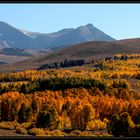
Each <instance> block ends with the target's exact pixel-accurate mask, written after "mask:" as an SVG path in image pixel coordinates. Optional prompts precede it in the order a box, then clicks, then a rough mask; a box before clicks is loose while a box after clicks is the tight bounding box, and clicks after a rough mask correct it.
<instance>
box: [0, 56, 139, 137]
mask: <svg viewBox="0 0 140 140" xmlns="http://www.w3.org/2000/svg"><path fill="white" fill-rule="evenodd" d="M139 65H140V61H139V59H134V60H130V59H128V60H127V61H122V60H115V61H112V60H109V61H104V60H102V61H97V62H96V63H94V64H93V68H91V67H90V69H86V68H85V69H84V68H83V69H82V70H81V69H78V70H77V69H73V70H69V69H55V70H54V69H46V70H41V71H37V70H26V71H22V72H17V73H3V74H2V73H1V74H0V82H1V83H0V121H16V122H19V123H24V122H31V123H32V124H33V125H34V126H35V127H38V128H47V129H49V130H53V129H61V130H62V129H71V130H75V129H78V130H81V131H83V130H95V129H96V128H97V129H99V128H100V129H101V128H102V129H107V130H108V133H110V134H113V135H114V136H121V135H122V136H139V131H140V127H139V126H140V117H139V116H140V100H139V99H135V93H134V92H133V91H132V90H131V86H130V84H129V82H128V81H127V80H123V79H122V78H124V79H125V78H126V79H127V78H140V72H139V70H140V67H139ZM97 68H99V69H97ZM97 126H98V127H97ZM30 127H32V126H30Z"/></svg>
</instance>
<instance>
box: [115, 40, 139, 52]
mask: <svg viewBox="0 0 140 140" xmlns="http://www.w3.org/2000/svg"><path fill="white" fill-rule="evenodd" d="M115 43H118V44H122V45H127V46H130V47H132V48H133V49H136V50H139V49H140V38H132V39H123V40H118V41H115ZM132 51H133V50H132Z"/></svg>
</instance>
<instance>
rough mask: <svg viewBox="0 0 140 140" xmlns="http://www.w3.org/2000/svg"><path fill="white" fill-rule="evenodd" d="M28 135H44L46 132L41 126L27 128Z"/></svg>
mask: <svg viewBox="0 0 140 140" xmlns="http://www.w3.org/2000/svg"><path fill="white" fill-rule="evenodd" d="M28 134H29V135H35V136H46V133H45V131H44V130H43V129H41V128H32V129H30V130H28Z"/></svg>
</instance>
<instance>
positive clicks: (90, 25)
mask: <svg viewBox="0 0 140 140" xmlns="http://www.w3.org/2000/svg"><path fill="white" fill-rule="evenodd" d="M85 27H94V26H93V24H91V23H88V24H87V25H85Z"/></svg>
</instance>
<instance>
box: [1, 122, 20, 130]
mask: <svg viewBox="0 0 140 140" xmlns="http://www.w3.org/2000/svg"><path fill="white" fill-rule="evenodd" d="M17 126H19V123H17V122H0V128H1V129H7V130H14V129H15V127H17Z"/></svg>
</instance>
